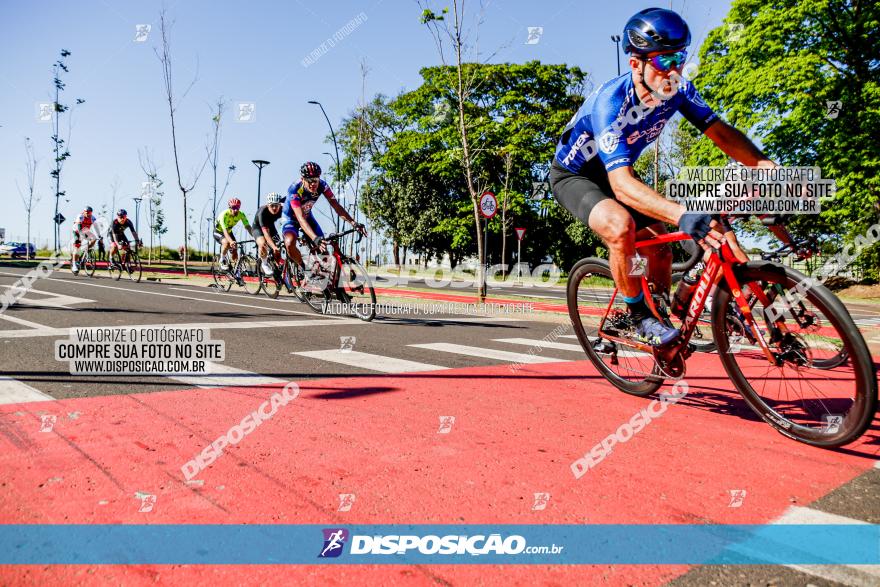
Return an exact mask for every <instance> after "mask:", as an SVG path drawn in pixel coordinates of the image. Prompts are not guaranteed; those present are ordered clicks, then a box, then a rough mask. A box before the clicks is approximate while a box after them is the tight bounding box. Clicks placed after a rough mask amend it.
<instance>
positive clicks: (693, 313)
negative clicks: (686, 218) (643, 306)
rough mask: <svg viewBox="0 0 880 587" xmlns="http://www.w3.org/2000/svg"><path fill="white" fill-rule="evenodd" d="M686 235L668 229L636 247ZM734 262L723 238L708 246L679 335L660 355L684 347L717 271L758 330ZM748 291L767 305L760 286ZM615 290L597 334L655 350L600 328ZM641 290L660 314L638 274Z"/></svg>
mask: <svg viewBox="0 0 880 587" xmlns="http://www.w3.org/2000/svg"><path fill="white" fill-rule="evenodd" d="M690 238H691V237H690V236H688V235H687V234H686V233H684V232H671V233H668V234H660V235H657V236H655V237H652V238H650V239H647V240H642V241H636V250H638V249H641V248H646V247H652V246H656V245H660V244H665V243H673V242H677V241H683V240H688V239H690ZM737 264H739V261H736V257H735V256H734V254H733V251H732V250H731V248H730V245H729V244H728V242H727V241H726V240H725V241H722V243H721V248H720V249H712V252H711V254H710V255H709V258H708V259H707V260H706V261H705V269H704V270H703V273H702V275H701V276H700V280H699V281H698V282H697V285H696V288H695V289H694V292H693V294H692V296H691V299H690V304H688V308H687V312H686V313H685V315H684V319H683V321H682V325H681V328H680V330H681V337H680V338H679V340H678V341H677V342H676V343H675V345H673V346H672V347H671V348H669V349H665V350H664V353H663V354H664V355H666V356H669V357H672V356H674V355H676V354H678V353H679V352H681V351H682V350H683V349H685V348H687V344H688V342H689V341H690V339H691V335H692V334H693V333H694V329H695V328H696V325H697V322H698V319H699V316H700V314H701V313H702V312H703V307H704V306H705V305H706V299H707V297H708V295H709V292H710V291H711V289H712V286H713V285H714V284H715V282H716V281H717V280H718V278H719V273H720V274H721V276H722V277H723V278H724V279H725V280H726V281H727V283H728V285H729V286H730V291H731V292H732V294H733V298H734V301H735V303H736V305H737V306H738V307H739V310H740V312H742V314H743V317H744V318H745V320H746V323H747V324H749V325H750V326H751V327H752V328H753V330H752V331H753V332H760V331H759V330H758V328H757V321H756V320H755V318H754V316H753V314H752V309H751V307H750V306H749V303H748V299H747V298H746V296H744V295H743V293H742V286H741V285H740V283H739V281H738V280H737V278H736V274H735V272H734V270H733V268H734V265H737ZM750 290H751V292H752V294H754V295H755V296H756V297H757V300H758V301H759V302H761V303H762V304H763V305H764V307H765V308H768V307H770V300H769V299H768V298H767V296H766V294H765V293H764V291H763V289H762V288H761V287H757V286H756V287H751V288H750ZM618 291H619V290H618V288H617V287H616V286H615V288H614V292H613V293H612V295H611V300H610V301H609V302H608V307H607V308H606V310H605V314H604V315H603V316H602V319H601V321H600V322H599V333H600V334H601V336H602V337H603V338H606V339H608V340H612V341H617V342H621V343H623V344H625V345H627V346H631V347H635V348H637V349H639V350H642V351H645V352H648V353H653V352H654V351H655V350H656V349H655V347H652V346H650V345H647V344H644V343H641V342H638V341H634V340H632V339H629V338H624V337H619V336H614V335H612V334H608V333H606V332H604V331H603V328H602V327H603V326H604V325H605V320H606V319H607V318H608V314H609V313H610V312H611V308H612V307H613V305H614V300H615V298H616V297H617V292H618ZM642 291H643V292H644V295H645V301H646V302H647V303H648V306H649V307H650V309H651V311H652V312H653V313H654V314H655V315H656V316H657V317H658V318H659V317H660V316H659V314H658V312H657V308H656V307H655V306H654V300H653V298H652V296H651V291H650V288H649V287H648V280H647V278H646V277H645V276H642ZM777 325H778V326H779V327H780V329H783V330H784V329H785V326H784V325H783V324H782V323H780V322H777ZM755 338H756V339H757V342H758V344H759V345H760V347H761V350H762V351H763V352H764V355H765V356H766V357H767V360H768V361H770V362H772V363H774V364H775V363H776V358H775V357H774V355H773V353H772V351H771V350H770V348H769V347H768V346H767V343H766V342H765V341H764V339H763V337H762V336H757V337H755Z"/></svg>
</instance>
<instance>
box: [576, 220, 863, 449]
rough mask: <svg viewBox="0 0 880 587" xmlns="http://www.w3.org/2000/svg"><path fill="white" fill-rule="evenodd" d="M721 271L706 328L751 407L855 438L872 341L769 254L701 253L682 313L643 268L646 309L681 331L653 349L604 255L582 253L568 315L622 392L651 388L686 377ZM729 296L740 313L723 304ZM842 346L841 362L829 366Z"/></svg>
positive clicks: (785, 429)
mask: <svg viewBox="0 0 880 587" xmlns="http://www.w3.org/2000/svg"><path fill="white" fill-rule="evenodd" d="M689 238H690V237H689V236H688V235H687V234H685V233H682V232H675V233H670V234H663V235H659V236H657V237H654V238H651V239H649V240H644V241H639V242H637V243H636V249H641V248H644V247H649V246H656V245H659V244H661V243H671V242H676V241H681V240H685V239H689ZM719 276H720V281H718V284H717V288H716V291H715V294H714V298H713V302H712V308H711V327H712V334H713V338H714V340H715V342H716V343H717V346H718V355H719V358H720V359H721V363H722V364H723V365H724V369H725V371H726V372H727V375H728V377H730V380H731V381H732V382H733V385H734V387H735V388H736V390H737V391H738V392H739V393H740V394H741V395H742V396H743V398H744V399H745V401H746V403H747V404H748V405H749V407H750V408H751V409H752V410H753V411H754V412H755V413H756V414H757V415H758V416H760V417H761V418H762V419H763V420H764V421H765V422H767V423H768V424H770V425H771V426H773V427H774V428H775V429H776V430H778V431H779V432H781V433H782V434H784V435H786V436H788V437H790V438H793V439H795V440H798V441H800V442H804V443H807V444H811V445H814V446H821V447H836V446H841V445H844V444H847V443H849V442H852V441H853V440H855V439H856V438H858V437H859V436H861V435H862V434H863V433H864V432H865V430H866V429H867V428H868V426H869V425H870V423H871V420H872V419H873V417H874V413H875V411H876V406H877V376H876V369H875V367H874V363H873V359H872V357H871V355H870V352H869V351H868V346H867V345H866V344H865V340H864V338H863V337H862V334H861V332H859V330H858V328H856V325H855V324H854V322H853V320H852V317H851V316H850V315H849V312H847V310H846V308H845V307H844V305H843V303H842V302H841V301H840V300H839V299H837V297H835V296H834V294H832V293H831V291H830V290H828V289H827V288H826V287H824V286H822V285H821V284H819V283H813V284H812V285H811V287H808V288H805V287H804V285H803V284H804V283H807V282H804V280H805V279H806V277H805V276H803V275H802V274H800V273H799V272H797V271H793V270H790V269H789V270H786V269H785V268H784V267H782V266H781V265H779V264H776V263H773V262H769V261H752V262H749V263H739V262H738V261H736V260H735V257H734V255H733V252H732V251H731V249H730V246H729V245H728V244H727V243H726V242H724V243H723V244H722V246H721V248H720V249H716V250H713V251H712V253H711V254H710V256H709V257H708V259H707V260H706V261H705V269H704V271H703V273H702V275H701V276H700V279H699V281H698V282H697V284H696V286H695V287H694V289H693V291H692V292H691V294H690V296H689V302H688V303H687V304H685V307H686V308H687V309H686V311H685V312H684V314H683V317H682V318H678V317H677V316H674V315H671V314H670V312H669V311H668V308H667V307H666V303H665V300H664V298H663V296H661V295H656V294H653V292H652V291H651V289H650V287H649V285H648V281H647V279H646V278H645V277H644V276H643V277H642V289H643V291H644V293H645V299H646V300H647V301H648V305H649V306H650V307H651V310H652V311H653V312H654V313H655V314H656V315H657V316H658V317H659V318H660V319H661V320H664V321H666V322H667V323H668V324H672V325H674V326H677V327H678V328H680V330H681V337H680V338H679V339H678V340H676V341H675V342H673V343H671V344H669V345H666V346H664V347H651V346H649V345H646V344H644V343H641V342H639V341H637V340H635V325H634V324H633V323H632V320H631V319H630V317H629V312H628V311H627V308H626V305H625V303H624V302H623V300H622V299H621V296H619V295H618V290H617V288H616V286H615V285H614V281H613V280H612V278H611V271H610V269H609V266H608V262H607V261H606V260H604V259H596V258H588V259H582V260H580V261H578V262H577V263H576V264H575V266H574V267H573V268H572V270H571V273H570V275H569V278H568V292H567V295H568V310H569V316H570V318H571V321H572V325H573V326H574V330H575V333H576V334H577V337H578V340H579V341H580V343H581V346H582V347H583V348H584V351H585V352H586V354H587V357H588V358H589V359H590V361H591V362H592V363H593V364H594V365H595V366H596V368H597V369H598V370H599V372H600V373H601V374H602V375H603V376H604V377H605V378H606V379H607V380H608V381H609V382H610V383H612V384H613V385H614V386H615V387H617V388H618V389H620V390H621V391H624V392H626V393H629V394H632V395H637V396H641V397H644V396H648V395H650V394H652V393H654V392H655V391H656V390H657V389H659V388H660V386H661V385H662V384H663V382H664V380H665V379H667V378H670V379H680V378H681V377H683V376H684V374H685V368H686V365H685V361H686V360H687V358H688V357H689V356H690V355H691V354H692V353H693V352H694V346H693V345H692V344H690V339H691V335H692V334H693V333H694V330H695V328H696V326H697V322H698V319H699V317H700V314H701V313H702V312H703V308H704V306H705V304H706V299H707V297H708V293H709V291H710V289H711V287H712V284H713V283H716V280H717V279H718V278H719ZM799 284H801V287H800V289H798V285H799ZM731 302H733V303H734V304H735V305H736V306H737V308H738V310H739V316H740V318H739V319H735V317H734V314H733V313H732V312H730V311H728V308H729V306H730V304H731ZM774 304H776V305H775V306H774ZM675 321H679V322H680V324H676V322H675ZM735 321H736V322H739V323H738V324H737V323H735ZM744 333H745V334H747V335H748V336H743V334H744ZM841 349H843V350H845V352H846V356H847V360H846V361H844V362H842V363H840V364H838V365H837V366H835V367H833V368H829V366H828V362H829V360H832V359H833V358H834V357H835V356H837V355H838V354H839V353H840V352H841Z"/></svg>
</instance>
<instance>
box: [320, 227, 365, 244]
mask: <svg viewBox="0 0 880 587" xmlns="http://www.w3.org/2000/svg"><path fill="white" fill-rule="evenodd" d="M355 232H356V233H358V239H357V240H356V241H355V242H356V243H359V242H361V241H362V240H363V238H364V235H363V234H361V232H360V230H359V229H358V228H356V227H353V228H349V229H348V230H344V231H342V232H334V233H331V234H328V235H327V236H325V237H324V240H325V241H335V240H339V239H340V238H342V237H344V236H348V235H349V234H352V233H355Z"/></svg>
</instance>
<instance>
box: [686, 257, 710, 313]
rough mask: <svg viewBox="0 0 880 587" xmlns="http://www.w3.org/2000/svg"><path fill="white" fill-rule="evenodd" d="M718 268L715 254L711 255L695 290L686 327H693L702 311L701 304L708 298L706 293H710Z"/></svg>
mask: <svg viewBox="0 0 880 587" xmlns="http://www.w3.org/2000/svg"><path fill="white" fill-rule="evenodd" d="M717 270H718V261H717V260H716V259H715V256H714V255H713V256H712V257H709V261H708V262H707V264H706V268H705V269H704V270H703V275H701V276H700V284H699V285H698V286H697V290H696V291H695V292H694V299H693V300H691V305H690V307H689V308H688V313H687V317H686V318H685V321H684V325H685V328H688V329H689V328H691V327H692V326H693V325H694V322H695V321H696V320H697V316H698V315H699V313H700V306H701V305H702V304H703V300H704V299H705V298H706V294H708V293H709V288H710V287H711V285H712V284H711V281H712V279H713V278H714V277H715V273H716V271H717Z"/></svg>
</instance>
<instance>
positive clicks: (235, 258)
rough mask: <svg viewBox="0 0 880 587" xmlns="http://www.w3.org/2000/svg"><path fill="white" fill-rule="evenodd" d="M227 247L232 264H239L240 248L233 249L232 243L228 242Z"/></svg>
mask: <svg viewBox="0 0 880 587" xmlns="http://www.w3.org/2000/svg"><path fill="white" fill-rule="evenodd" d="M226 247H227V248H228V249H229V250H230V255H231V257H232V264H233V265H235V264H236V263H238V247H233V246H232V242H231V241H229V242H227V244H226Z"/></svg>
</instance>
